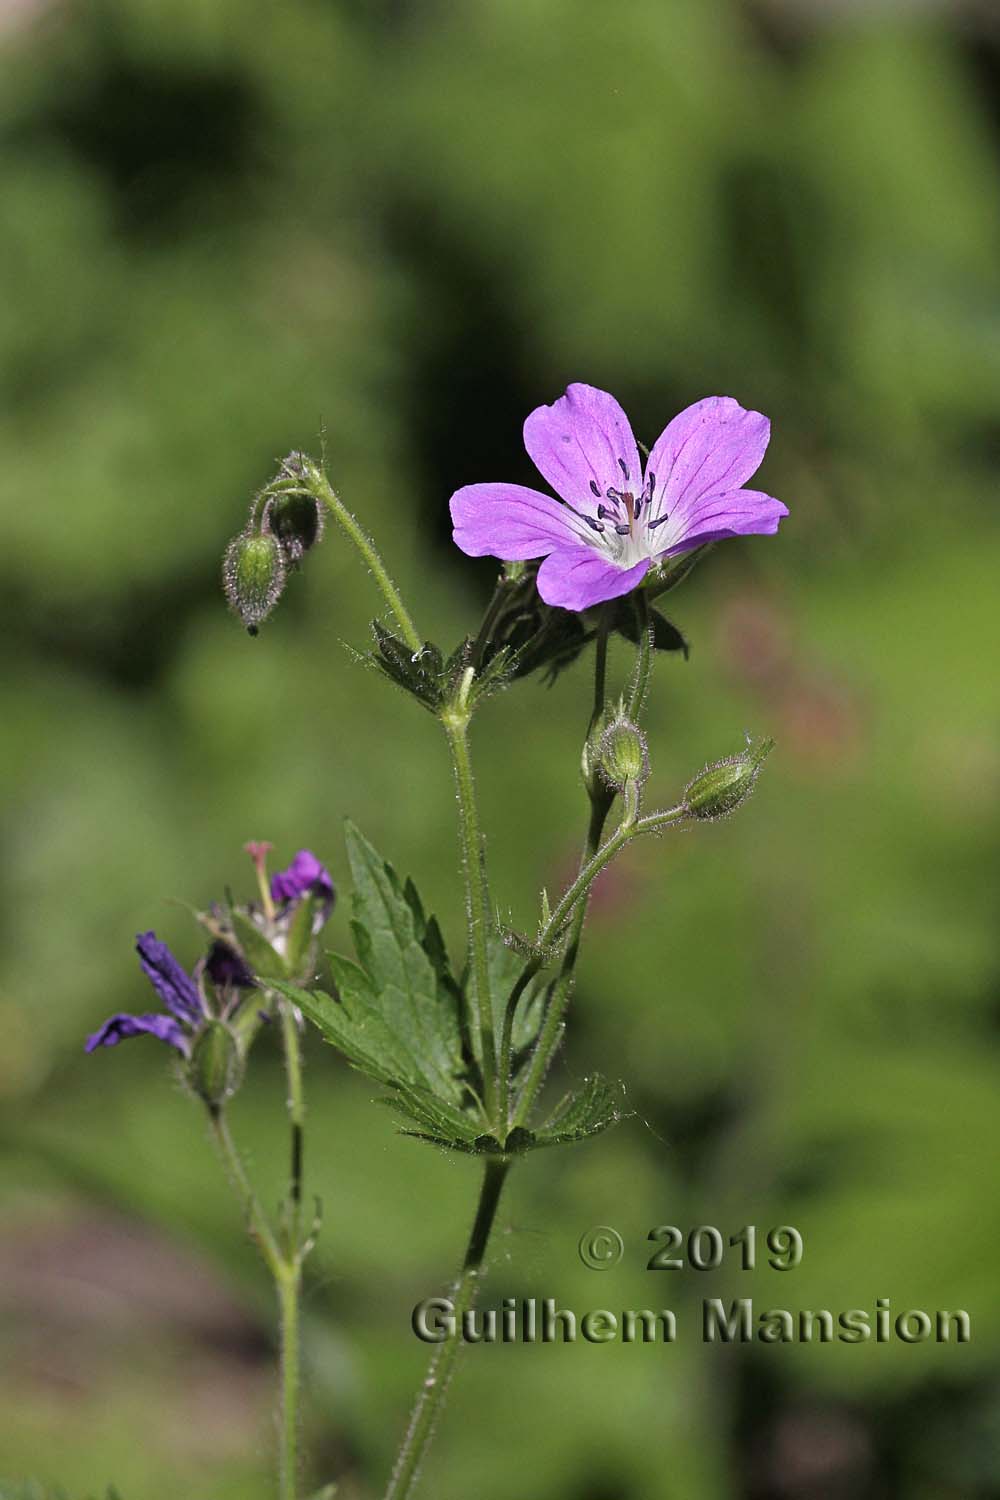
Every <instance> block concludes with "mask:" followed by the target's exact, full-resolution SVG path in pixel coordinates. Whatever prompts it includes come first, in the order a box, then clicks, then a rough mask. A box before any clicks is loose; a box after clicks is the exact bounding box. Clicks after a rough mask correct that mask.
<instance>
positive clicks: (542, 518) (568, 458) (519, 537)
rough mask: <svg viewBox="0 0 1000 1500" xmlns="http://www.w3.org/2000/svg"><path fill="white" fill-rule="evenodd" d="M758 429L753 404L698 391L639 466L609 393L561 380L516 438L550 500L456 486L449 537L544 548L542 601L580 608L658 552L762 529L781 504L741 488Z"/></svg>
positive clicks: (756, 460) (763, 425) (635, 578)
mask: <svg viewBox="0 0 1000 1500" xmlns="http://www.w3.org/2000/svg"><path fill="white" fill-rule="evenodd" d="M769 436H770V423H769V422H768V420H767V418H766V417H764V416H762V415H761V413H760V412H756V411H746V410H744V408H743V407H742V406H740V404H739V402H738V401H734V400H733V398H732V397H731V396H708V397H707V398H706V399H705V400H704V401H698V402H696V403H695V405H694V406H689V407H688V408H687V409H686V410H685V411H682V412H681V413H680V415H679V416H676V417H674V419H673V421H672V422H670V423H669V424H668V425H667V427H665V428H664V430H663V432H662V433H661V434H660V436H659V437H658V438H657V440H656V443H655V444H654V446H653V449H652V452H651V453H650V455H649V458H648V459H647V460H646V463H645V465H644V464H643V463H642V461H641V459H640V457H639V449H638V446H637V444H636V440H635V437H634V436H633V434H632V428H631V426H630V425H629V420H628V417H627V416H626V415H625V413H624V411H623V410H622V408H621V407H620V406H619V404H618V402H617V401H616V400H615V398H614V397H613V396H611V395H609V394H608V393H607V391H599V390H597V389H596V388H595V387H594V386H592V385H571V386H569V387H568V388H567V391H566V394H565V395H564V396H561V397H560V398H559V400H558V401H555V402H554V403H553V404H552V405H551V406H539V407H538V408H537V409H536V410H535V411H533V412H532V413H531V415H530V416H529V417H528V419H527V421H526V422H525V424H524V446H525V447H526V448H527V450H528V454H529V456H530V457H531V459H532V461H533V462H534V464H535V467H536V468H537V469H538V470H539V472H540V473H541V474H542V475H543V477H544V478H545V479H546V480H547V481H548V483H549V484H550V485H551V486H552V488H553V489H554V490H555V492H556V494H557V495H558V496H559V497H560V498H559V499H558V500H555V499H553V498H552V497H551V496H550V495H545V494H542V492H541V491H540V490H532V489H527V488H526V487H525V486H524V485H520V484H469V485H465V486H464V488H462V489H460V490H457V491H456V492H455V494H454V495H452V497H451V517H452V521H453V522H454V527H455V529H454V533H453V534H454V539H455V542H456V543H457V544H458V546H459V547H461V549H462V551H463V552H466V553H468V554H469V556H470V557H483V556H490V557H498V558H503V559H505V560H509V561H515V560H524V559H527V558H536V557H541V558H544V561H543V562H542V565H541V567H540V568H539V570H538V592H539V593H540V594H541V596H542V598H543V599H544V600H545V602H546V604H554V605H558V606H559V607H561V608H562V609H572V610H581V609H587V608H589V607H590V605H592V604H599V603H600V602H601V601H602V600H604V599H616V598H618V596H619V595H621V594H627V593H628V592H629V590H630V589H632V588H633V587H634V586H635V585H636V584H637V583H639V581H640V580H641V579H642V578H643V577H644V576H645V574H646V573H647V571H648V570H649V568H650V566H651V564H652V563H653V562H655V561H659V560H660V559H661V558H664V557H673V556H676V555H677V554H678V553H680V552H689V551H690V550H691V549H692V548H694V547H700V546H702V545H703V544H704V543H706V542H715V541H719V540H721V539H722V538H724V537H733V536H744V535H748V534H751V533H754V532H756V533H761V534H764V535H768V536H770V535H773V533H774V532H775V531H777V529H778V522H779V521H780V520H781V518H782V517H783V516H787V514H788V510H787V508H786V507H785V506H784V505H782V503H781V501H780V500H775V499H773V498H772V497H771V496H770V495H765V494H763V493H762V492H761V491H760V490H747V489H744V488H743V486H744V485H745V484H746V482H747V480H748V479H749V478H750V477H751V475H752V474H754V473H755V472H756V470H757V468H758V467H759V466H760V463H761V460H762V459H763V457H764V450H765V449H766V448H767V443H768V438H769Z"/></svg>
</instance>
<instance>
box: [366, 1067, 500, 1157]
mask: <svg viewBox="0 0 1000 1500" xmlns="http://www.w3.org/2000/svg"><path fill="white" fill-rule="evenodd" d="M380 1102H381V1103H382V1104H387V1105H389V1107H390V1108H391V1109H394V1110H395V1111H396V1113H397V1114H400V1115H403V1116H404V1118H405V1119H407V1120H410V1121H411V1122H412V1123H413V1124H415V1125H417V1126H418V1127H419V1128H418V1129H417V1130H403V1131H401V1134H402V1135H410V1136H415V1137H416V1138H417V1139H418V1140H422V1141H429V1142H431V1143H432V1144H433V1145H435V1146H447V1147H448V1148H449V1149H450V1150H452V1151H466V1152H475V1151H477V1150H479V1147H478V1146H477V1144H476V1143H477V1141H478V1140H480V1139H481V1136H480V1125H481V1122H479V1121H477V1120H475V1119H474V1118H473V1117H472V1116H471V1115H469V1114H466V1113H464V1112H463V1111H462V1110H459V1109H456V1108H454V1106H452V1105H449V1104H445V1102H444V1101H443V1100H442V1099H439V1098H438V1097H437V1095H436V1094H431V1093H429V1092H428V1090H426V1089H416V1088H406V1087H403V1086H400V1085H399V1084H397V1085H396V1088H395V1091H394V1092H393V1093H392V1094H390V1095H389V1096H388V1097H387V1098H385V1099H382V1100H381V1101H380Z"/></svg>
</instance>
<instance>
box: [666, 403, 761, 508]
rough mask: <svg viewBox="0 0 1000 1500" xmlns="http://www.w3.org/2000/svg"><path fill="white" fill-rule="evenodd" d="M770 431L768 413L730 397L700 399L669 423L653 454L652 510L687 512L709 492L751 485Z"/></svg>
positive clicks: (715, 492) (712, 493)
mask: <svg viewBox="0 0 1000 1500" xmlns="http://www.w3.org/2000/svg"><path fill="white" fill-rule="evenodd" d="M770 434H771V424H770V422H769V421H768V419H767V417H765V416H762V415H761V413H760V412H759V411H746V410H745V409H744V408H743V407H742V406H741V405H740V403H739V402H738V401H734V400H733V398H732V397H731V396H708V397H706V399H705V400H704V401H696V402H695V404H694V406H689V407H688V408H687V409H686V410H685V411H682V412H681V413H680V414H679V415H678V416H676V417H674V419H673V421H672V422H670V423H669V424H668V426H667V427H665V428H664V430H663V431H662V432H661V433H660V436H659V437H658V438H657V440H656V442H655V443H654V445H653V451H652V453H650V455H649V461H648V462H647V464H646V476H647V478H648V477H649V475H650V474H653V475H655V476H656V489H655V493H654V496H653V501H652V504H651V506H650V512H651V514H652V515H654V516H655V515H657V514H663V512H664V511H666V512H668V513H669V514H670V516H671V518H673V516H674V514H675V513H678V515H679V514H680V513H683V514H684V515H686V514H687V513H688V512H689V511H690V510H691V509H692V508H693V507H694V506H695V505H696V504H697V502H698V501H699V500H701V499H702V498H703V497H704V496H706V495H714V494H719V493H721V492H722V491H729V490H735V489H738V488H739V486H740V485H741V484H746V482H747V480H748V479H749V478H750V476H751V475H752V474H755V473H756V471H757V469H758V468H759V467H760V463H761V460H762V459H763V457H764V452H765V450H766V448H767V443H768V438H769V437H770ZM672 529H673V527H671V530H672Z"/></svg>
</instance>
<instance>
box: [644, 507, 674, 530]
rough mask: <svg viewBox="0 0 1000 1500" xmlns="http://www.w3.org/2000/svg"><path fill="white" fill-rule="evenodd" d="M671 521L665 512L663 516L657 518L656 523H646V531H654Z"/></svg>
mask: <svg viewBox="0 0 1000 1500" xmlns="http://www.w3.org/2000/svg"><path fill="white" fill-rule="evenodd" d="M669 520H670V517H669V516H668V514H667V512H666V511H664V512H663V515H662V516H657V517H656V519H655V520H654V521H647V522H646V530H647V531H653V530H654V529H655V528H656V527H657V526H662V525H663V523H664V521H669Z"/></svg>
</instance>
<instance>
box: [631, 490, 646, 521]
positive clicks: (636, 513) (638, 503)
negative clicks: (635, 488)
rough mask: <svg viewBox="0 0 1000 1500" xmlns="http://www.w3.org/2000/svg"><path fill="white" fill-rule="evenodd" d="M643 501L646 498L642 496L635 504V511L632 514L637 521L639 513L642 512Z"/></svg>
mask: <svg viewBox="0 0 1000 1500" xmlns="http://www.w3.org/2000/svg"><path fill="white" fill-rule="evenodd" d="M643 499H644V496H642V495H640V496H639V498H638V500H637V501H636V502H635V510H634V511H633V512H632V514H633V515H634V516H635V518H636V520H637V521H638V519H639V512H640V511H641V510H642V502H643Z"/></svg>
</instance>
